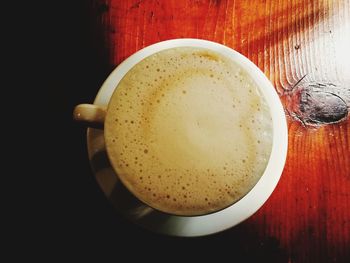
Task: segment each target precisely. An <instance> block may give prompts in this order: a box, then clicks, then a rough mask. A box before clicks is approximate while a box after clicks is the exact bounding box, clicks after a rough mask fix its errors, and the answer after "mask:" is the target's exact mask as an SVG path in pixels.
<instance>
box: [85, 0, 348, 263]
mask: <svg viewBox="0 0 350 263" xmlns="http://www.w3.org/2000/svg"><path fill="white" fill-rule="evenodd" d="M90 7H91V9H90V14H91V17H92V20H91V21H93V22H92V27H93V28H94V32H95V35H96V43H99V45H98V48H96V52H100V53H101V56H102V57H103V58H104V59H105V60H106V61H107V63H108V64H109V65H110V67H111V68H113V67H115V66H116V65H118V64H119V63H121V62H122V61H123V60H124V59H125V58H127V57H128V56H130V55H131V54H133V53H134V52H136V51H137V50H139V49H141V48H143V47H145V46H148V45H150V44H153V43H156V42H159V41H162V40H167V39H172V38H201V39H208V40H212V41H216V42H219V43H222V44H224V45H227V46H229V47H231V48H233V49H235V50H237V51H238V52H240V53H242V54H243V55H245V56H247V57H248V58H249V59H250V60H252V61H253V62H254V63H255V64H256V65H257V66H258V67H259V68H260V69H261V70H262V71H263V72H264V73H265V74H266V76H267V77H268V78H269V79H270V80H271V82H272V83H273V85H274V86H275V88H276V90H277V92H278V94H279V95H280V98H281V100H282V102H283V105H284V107H285V113H286V116H287V119H288V129H289V148H288V157H287V163H286V166H285V169H284V172H283V175H282V178H281V180H280V182H279V184H278V186H277V188H276V190H275V191H274V193H273V194H272V196H271V197H270V198H269V200H268V201H267V202H266V203H265V205H264V206H263V207H262V208H261V209H260V210H259V211H258V212H257V213H256V214H255V215H253V216H252V217H251V218H249V219H248V220H247V221H245V222H244V223H242V224H240V225H239V226H237V227H234V228H233V229H231V230H228V231H227V232H226V233H225V234H224V235H225V237H226V238H227V236H233V235H235V236H238V239H235V240H242V244H243V245H242V247H243V248H244V249H246V250H247V251H253V252H252V253H255V252H257V251H258V252H257V253H259V251H260V252H261V251H265V252H263V253H262V252H261V253H262V254H264V255H265V254H269V255H270V258H273V259H274V260H276V262H333V261H334V262H350V120H349V118H348V111H349V107H350V2H349V1H336V0H335V1H331V0H323V1H301V0H293V1H287V0H276V1H273V0H266V1H258V0H252V1H243V0H241V1H239V0H122V1H121V0H94V1H92V4H91V6H90ZM219 240H220V238H218V242H219ZM347 260H349V261H347Z"/></svg>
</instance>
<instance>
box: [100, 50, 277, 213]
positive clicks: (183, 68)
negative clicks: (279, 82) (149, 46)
mask: <svg viewBox="0 0 350 263" xmlns="http://www.w3.org/2000/svg"><path fill="white" fill-rule="evenodd" d="M272 135H273V134H272V120H271V115H270V111H269V107H268V105H267V104H266V102H265V99H264V98H263V96H262V95H261V93H260V92H259V89H258V87H257V85H256V84H255V83H254V81H253V80H252V79H251V78H250V76H249V75H248V74H247V73H246V72H245V71H244V70H243V69H242V68H241V67H240V66H239V65H238V64H236V63H235V62H233V61H231V60H229V59H228V58H225V57H224V56H222V55H220V54H219V53H216V52H213V51H210V50H207V49H202V48H192V47H180V48H172V49H168V50H164V51H161V52H159V53H156V54H154V55H151V56H150V57H147V58H146V59H144V60H142V61H141V62H139V63H138V64H137V65H135V66H134V67H133V68H132V69H131V70H130V71H129V72H128V73H127V74H126V75H125V77H124V78H123V79H122V80H121V82H120V83H119V85H118V87H117V90H116V91H115V93H114V94H113V96H112V98H111V101H110V103H109V108H108V114H107V118H106V121H105V138H106V145H107V151H108V155H109V158H110V161H111V163H112V165H113V167H114V168H115V170H116V172H117V174H118V177H119V178H120V179H121V180H122V182H123V183H124V185H125V186H126V187H127V188H128V189H129V190H130V191H131V192H132V193H134V194H135V195H136V196H137V197H138V198H139V199H140V200H141V201H143V202H145V203H146V204H148V205H150V206H151V207H154V208H156V209H158V210H161V211H164V212H167V213H172V214H178V215H201V214H206V213H211V212H214V211H218V210H220V209H223V208H225V207H227V206H229V205H231V204H233V203H234V202H236V201H237V200H239V199H240V198H242V196H244V195H245V194H246V193H247V192H249V191H250V190H251V189H252V187H253V186H254V185H255V184H256V183H257V181H258V180H259V178H260V177H261V176H262V174H263V172H264V170H265V168H266V165H267V162H268V160H269V157H270V153H271V147H272Z"/></svg>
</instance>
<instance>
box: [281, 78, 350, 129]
mask: <svg viewBox="0 0 350 263" xmlns="http://www.w3.org/2000/svg"><path fill="white" fill-rule="evenodd" d="M284 95H285V96H286V97H287V99H286V110H287V112H288V113H289V114H290V115H291V116H292V117H294V118H295V119H297V120H299V121H300V122H302V123H303V124H304V125H313V126H320V125H325V124H331V123H337V122H340V121H343V120H345V119H346V118H347V116H348V113H349V106H350V89H346V88H344V87H343V86H341V85H338V84H334V83H332V82H319V81H307V80H304V78H302V79H301V80H299V81H298V82H297V84H296V85H294V86H293V87H292V88H291V89H290V90H287V91H286V92H285V94H284Z"/></svg>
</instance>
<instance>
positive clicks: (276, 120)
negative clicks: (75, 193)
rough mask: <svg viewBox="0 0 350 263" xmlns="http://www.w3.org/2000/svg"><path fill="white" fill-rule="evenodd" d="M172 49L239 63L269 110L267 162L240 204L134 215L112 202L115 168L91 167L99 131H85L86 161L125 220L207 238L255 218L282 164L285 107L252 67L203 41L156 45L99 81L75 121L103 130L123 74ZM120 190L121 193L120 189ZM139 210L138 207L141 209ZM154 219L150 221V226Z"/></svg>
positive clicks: (142, 211)
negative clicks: (201, 51) (192, 212)
mask: <svg viewBox="0 0 350 263" xmlns="http://www.w3.org/2000/svg"><path fill="white" fill-rule="evenodd" d="M175 47H199V48H206V49H210V50H212V51H214V52H218V53H220V54H222V55H223V56H225V57H227V58H229V59H231V60H233V61H235V62H236V63H238V64H239V65H240V66H241V67H242V68H243V69H244V70H245V71H246V72H248V74H249V75H250V76H251V78H252V79H253V80H254V81H255V83H256V84H257V86H258V87H259V89H260V91H261V94H262V95H263V96H264V97H265V99H266V102H267V104H268V105H269V108H270V112H271V117H272V122H273V124H272V125H273V143H272V151H271V155H270V158H269V162H268V164H267V167H266V169H265V172H264V173H263V175H262V176H261V178H260V179H259V181H258V183H257V184H256V185H255V186H254V187H253V188H252V190H250V191H249V192H248V193H247V194H246V195H245V196H243V197H242V198H241V199H240V200H239V201H237V202H235V203H234V204H232V205H231V206H229V207H227V208H225V209H223V210H220V211H218V212H215V213H212V214H207V215H202V216H192V217H182V216H175V215H167V214H163V213H162V212H159V211H156V210H154V209H152V208H149V207H147V206H146V207H145V205H143V204H139V205H137V206H136V208H135V207H133V209H134V210H135V211H132V209H131V207H129V208H127V206H125V205H123V200H122V199H123V198H122V197H119V199H118V200H111V199H113V198H114V199H115V198H116V197H113V196H112V191H113V190H111V189H113V187H114V186H115V184H119V181H118V179H117V177H116V174H115V173H114V172H113V169H111V167H109V170H108V172H106V171H104V172H102V175H101V171H98V170H97V169H96V165H94V154H96V153H99V152H105V146H104V140H103V132H101V131H98V130H95V129H90V130H89V133H88V146H89V149H88V150H89V157H90V161H91V163H92V167H93V169H94V172H95V173H96V178H97V180H98V182H99V184H100V186H101V188H102V190H103V191H104V192H105V193H106V195H107V197H108V198H109V199H110V200H111V201H112V203H114V205H115V206H116V207H117V208H118V210H120V211H121V212H122V213H123V214H125V215H126V216H127V217H129V218H130V219H131V220H132V221H135V222H137V223H139V224H140V225H143V226H144V227H146V228H149V229H151V230H154V231H156V232H160V233H165V234H170V235H177V236H200V235H207V234H212V233H216V232H219V231H222V230H225V229H227V228H230V227H232V226H234V225H236V224H238V223H240V222H242V221H243V220H245V219H247V218H248V217H250V216H251V215H252V214H254V213H255V212H256V211H257V210H258V209H259V208H260V207H261V206H262V205H263V204H264V203H265V201H266V200H267V199H268V198H269V196H270V195H271V193H272V192H273V190H274V189H275V187H276V185H277V183H278V181H279V179H280V176H281V174H282V171H283V167H284V164H285V160H286V155H287V144H288V131H287V124H286V118H285V114H284V109H283V107H282V104H281V101H280V100H279V97H278V95H277V93H276V91H275V89H274V87H273V86H272V84H271V83H270V81H269V80H268V79H267V77H266V76H265V75H264V73H263V72H262V71H261V70H260V69H259V68H258V67H257V66H256V65H255V64H254V63H252V62H251V61H250V60H249V59H248V58H246V57H245V56H243V55H241V54H240V53H238V52H236V51H235V50H233V49H231V48H228V47H226V46H224V45H221V44H218V43H215V42H211V41H207V40H200V39H174V40H167V41H163V42H159V43H156V44H153V45H151V46H148V47H146V48H144V49H142V50H140V51H138V52H136V53H135V54H133V55H132V56H130V57H129V58H127V59H126V60H125V61H124V62H123V63H121V64H120V65H119V66H118V67H117V68H116V69H115V70H114V71H113V72H112V73H111V74H110V76H109V77H108V78H107V80H106V81H105V82H104V83H103V85H102V87H101V89H100V91H99V93H98V95H97V97H96V99H95V101H94V105H87V104H82V105H78V106H77V107H76V108H75V111H74V118H75V119H76V120H78V121H83V122H87V123H88V125H89V126H90V127H102V126H103V122H104V118H105V114H108V111H107V112H106V108H107V105H108V102H109V100H110V98H111V96H112V94H113V92H114V90H115V89H116V88H117V86H118V83H119V82H120V81H121V79H122V78H123V77H124V76H125V74H126V73H127V72H128V71H129V70H130V69H131V68H132V67H133V66H135V65H136V64H137V63H139V62H140V61H141V60H143V59H144V58H146V57H148V56H150V55H152V54H154V53H157V52H159V51H161V50H165V49H169V48H175ZM113 176H114V179H113ZM99 177H100V178H99ZM101 178H102V179H101ZM108 184H110V185H108ZM117 188H118V187H117ZM121 191H122V192H123V191H124V190H121ZM129 197H130V196H129ZM129 197H128V198H129ZM142 206H143V207H142ZM140 207H142V209H141V208H140ZM150 214H151V215H150ZM152 218H153V219H152ZM152 220H153V221H154V222H152ZM155 222H156V223H155Z"/></svg>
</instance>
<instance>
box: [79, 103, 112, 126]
mask: <svg viewBox="0 0 350 263" xmlns="http://www.w3.org/2000/svg"><path fill="white" fill-rule="evenodd" d="M106 112H107V109H106V107H103V106H98V105H93V104H79V105H77V106H75V108H74V111H73V119H74V120H75V121H77V122H80V123H83V124H84V125H86V126H88V127H91V128H98V129H103V125H104V121H105V117H106Z"/></svg>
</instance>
